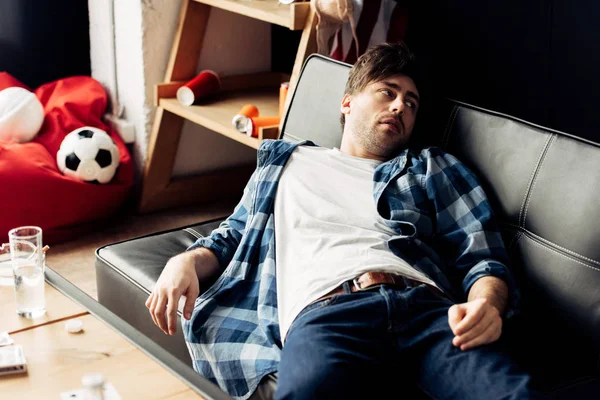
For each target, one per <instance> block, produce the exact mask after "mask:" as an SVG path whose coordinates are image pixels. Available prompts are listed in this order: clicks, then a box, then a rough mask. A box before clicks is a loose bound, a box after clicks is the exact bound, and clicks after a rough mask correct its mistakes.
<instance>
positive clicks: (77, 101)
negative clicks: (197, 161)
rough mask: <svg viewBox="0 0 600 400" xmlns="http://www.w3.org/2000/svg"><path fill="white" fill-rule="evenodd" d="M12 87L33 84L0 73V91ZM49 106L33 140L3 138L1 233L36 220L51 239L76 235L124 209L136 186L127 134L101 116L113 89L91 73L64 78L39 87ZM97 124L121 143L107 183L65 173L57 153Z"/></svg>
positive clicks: (0, 149)
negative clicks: (77, 132) (63, 144)
mask: <svg viewBox="0 0 600 400" xmlns="http://www.w3.org/2000/svg"><path fill="white" fill-rule="evenodd" d="M11 86H20V87H23V88H26V89H28V88H27V87H26V86H25V85H23V84H22V83H20V82H19V81H18V80H16V79H15V78H14V77H12V76H11V75H9V74H8V73H5V72H0V90H2V89H5V88H7V87H11ZM34 93H35V95H36V96H37V98H38V99H39V100H40V102H41V103H42V105H43V106H44V123H43V125H42V127H41V129H40V131H39V133H38V134H37V136H36V137H35V138H34V139H33V140H32V141H31V142H27V143H21V144H19V143H12V142H10V143H9V142H0V205H1V206H0V235H2V238H1V240H2V242H0V243H4V242H6V241H7V240H8V231H9V230H10V229H12V228H14V227H17V226H23V225H36V226H39V227H41V228H42V230H43V239H44V242H45V243H48V244H52V243H58V242H61V241H65V240H68V239H72V238H74V237H76V236H77V235H79V234H82V233H84V232H86V231H89V230H91V229H94V228H97V226H98V223H97V221H101V220H105V219H106V217H108V216H110V215H111V214H114V213H115V212H116V211H117V210H119V208H121V207H122V206H123V205H124V203H125V201H126V200H127V197H128V195H129V193H130V191H131V188H132V187H133V179H134V171H133V162H132V160H131V156H130V154H129V151H128V150H127V147H126V146H125V143H123V140H122V139H121V137H120V136H119V135H118V134H117V133H116V132H115V131H113V130H112V129H110V127H109V126H107V125H105V124H104V123H103V122H102V120H101V117H102V115H103V114H104V112H105V111H106V105H107V101H108V100H107V94H106V92H105V91H104V89H103V88H102V86H101V85H100V83H98V82H97V81H96V80H94V79H92V78H90V77H87V76H75V77H69V78H64V79H59V80H57V81H55V82H50V83H47V84H45V85H42V86H40V87H39V88H37V89H36V90H35V91H34ZM82 126H93V127H96V128H100V129H103V130H104V131H106V132H107V133H108V134H109V135H110V136H111V137H112V139H113V140H114V141H115V143H116V144H117V147H118V148H119V152H120V160H119V161H120V164H119V169H118V170H117V172H116V174H115V176H114V178H113V179H112V180H111V181H110V182H109V183H108V184H103V185H98V184H91V183H85V182H81V181H78V180H75V179H73V178H70V177H68V176H65V175H63V174H62V173H61V172H60V171H59V170H58V167H57V165H56V153H57V151H58V149H59V147H60V144H61V142H62V140H63V139H64V137H65V136H66V135H67V134H68V133H69V132H71V131H73V130H74V129H77V128H80V127H82Z"/></svg>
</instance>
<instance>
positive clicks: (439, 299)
mask: <svg viewBox="0 0 600 400" xmlns="http://www.w3.org/2000/svg"><path fill="white" fill-rule="evenodd" d="M413 293H414V295H413V296H412V302H413V303H417V304H421V305H436V304H437V305H444V306H447V307H450V306H453V305H454V301H452V300H451V299H450V298H449V297H448V296H446V295H445V294H444V293H443V292H441V291H439V290H438V289H436V288H435V287H432V286H430V285H427V284H425V283H423V284H421V285H419V286H415V287H414V292H413Z"/></svg>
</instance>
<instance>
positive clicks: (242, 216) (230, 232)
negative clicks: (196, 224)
mask: <svg viewBox="0 0 600 400" xmlns="http://www.w3.org/2000/svg"><path fill="white" fill-rule="evenodd" d="M257 175H258V174H257V170H255V171H254V173H253V174H252V176H251V177H250V180H249V181H248V183H247V184H246V187H245V188H244V194H243V195H242V198H241V200H240V202H239V203H238V205H237V206H236V207H235V209H234V210H233V213H232V214H231V215H230V216H229V217H228V218H227V219H226V220H224V221H223V222H221V224H220V225H219V227H218V228H217V229H215V230H213V231H212V233H211V234H210V236H208V237H203V238H200V239H198V240H197V241H196V242H195V243H194V244H192V245H191V246H190V247H189V248H188V250H191V249H195V248H197V247H206V248H207V249H210V250H212V251H213V253H214V254H215V256H217V259H218V260H219V264H220V266H221V268H226V267H227V266H228V265H229V263H230V262H231V260H232V259H233V256H234V254H235V252H236V250H237V248H238V246H239V244H240V241H241V240H242V237H243V236H244V233H245V231H246V223H247V221H248V216H249V215H250V212H251V210H252V205H253V201H254V197H255V196H254V192H255V190H256V180H257Z"/></svg>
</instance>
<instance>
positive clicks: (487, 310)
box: [448, 298, 502, 351]
mask: <svg viewBox="0 0 600 400" xmlns="http://www.w3.org/2000/svg"><path fill="white" fill-rule="evenodd" d="M448 323H449V324H450V329H452V332H453V333H454V335H455V336H454V339H453V340H452V344H453V345H454V346H456V347H459V348H460V349H461V350H463V351H464V350H469V349H472V348H475V347H477V346H482V345H485V344H489V343H493V342H495V341H496V340H498V339H499V338H500V335H501V334H502V317H501V316H500V312H499V311H498V309H497V308H496V307H494V306H493V305H492V304H491V302H490V301H489V300H488V299H485V298H479V299H475V300H472V301H469V302H467V303H461V304H455V305H453V306H452V307H450V309H449V310H448Z"/></svg>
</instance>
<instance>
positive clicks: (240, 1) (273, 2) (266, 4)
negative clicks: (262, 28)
mask: <svg viewBox="0 0 600 400" xmlns="http://www.w3.org/2000/svg"><path fill="white" fill-rule="evenodd" d="M194 1H197V2H198V3H202V4H206V5H209V6H212V7H216V8H220V9H223V10H227V11H231V12H233V13H236V14H242V15H245V16H247V17H250V18H254V19H258V20H261V21H265V22H269V23H271V24H276V25H281V26H285V27H286V28H289V29H291V30H293V31H296V30H300V29H303V28H304V24H305V21H306V17H307V16H308V13H309V11H310V2H303V3H292V4H289V5H287V4H281V3H279V2H278V1H277V0H194Z"/></svg>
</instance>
